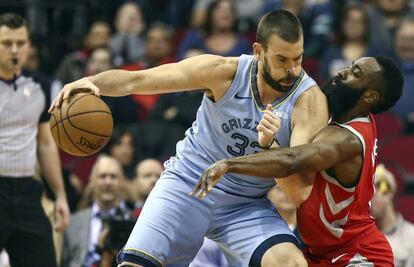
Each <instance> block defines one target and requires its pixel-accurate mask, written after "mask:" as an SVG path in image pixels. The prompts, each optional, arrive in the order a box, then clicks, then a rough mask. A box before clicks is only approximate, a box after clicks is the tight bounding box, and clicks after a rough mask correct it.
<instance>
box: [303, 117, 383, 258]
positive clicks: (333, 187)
mask: <svg viewBox="0 0 414 267" xmlns="http://www.w3.org/2000/svg"><path fill="white" fill-rule="evenodd" d="M335 125H337V126H339V127H342V128H345V129H347V130H349V131H350V132H351V133H353V134H354V135H356V136H357V137H358V139H359V140H360V141H361V143H362V145H363V153H364V154H363V156H364V158H363V163H362V169H361V174H360V178H359V182H358V184H357V185H356V186H355V187H352V188H345V187H343V186H341V185H340V184H339V182H338V181H337V180H336V179H335V178H333V177H331V176H330V175H329V174H327V173H326V172H325V171H322V172H319V173H317V175H316V177H315V181H314V184H313V189H312V192H311V194H310V196H309V198H308V199H307V200H306V201H305V202H303V203H302V204H301V205H300V206H299V209H298V229H299V233H300V235H301V237H302V239H303V241H304V243H305V244H306V245H307V246H308V249H309V251H310V252H311V253H312V254H313V255H315V256H322V255H324V254H326V253H329V252H330V251H333V250H335V249H337V248H338V247H344V246H347V245H348V244H351V243H353V242H354V241H355V239H354V238H356V237H358V236H360V235H363V233H364V232H367V231H368V230H371V229H372V228H376V226H375V220H374V218H373V217H371V216H370V214H369V210H370V205H371V203H370V200H371V198H372V196H373V194H374V190H375V189H374V173H375V161H376V156H377V151H376V150H377V130H376V126H375V121H374V118H373V116H372V115H369V116H368V117H362V118H356V119H353V120H351V121H349V122H347V123H345V124H335ZM370 232H371V231H370Z"/></svg>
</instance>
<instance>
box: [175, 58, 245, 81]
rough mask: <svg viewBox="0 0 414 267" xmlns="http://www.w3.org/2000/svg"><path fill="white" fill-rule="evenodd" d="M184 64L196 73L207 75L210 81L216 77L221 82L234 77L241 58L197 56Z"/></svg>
mask: <svg viewBox="0 0 414 267" xmlns="http://www.w3.org/2000/svg"><path fill="white" fill-rule="evenodd" d="M182 62H183V64H185V65H187V67H188V68H192V69H193V70H194V71H202V72H204V75H207V76H208V77H209V79H212V78H213V77H214V78H216V79H219V80H220V78H232V77H234V75H235V73H236V71H237V66H238V64H239V58H238V57H223V56H217V55H210V54H206V55H200V56H195V57H192V58H189V59H186V60H184V61H182ZM216 79H213V80H216Z"/></svg>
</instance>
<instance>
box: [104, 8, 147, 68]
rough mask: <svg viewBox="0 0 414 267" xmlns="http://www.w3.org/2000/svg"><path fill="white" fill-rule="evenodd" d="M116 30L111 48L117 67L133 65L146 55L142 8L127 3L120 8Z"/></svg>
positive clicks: (117, 14)
mask: <svg viewBox="0 0 414 267" xmlns="http://www.w3.org/2000/svg"><path fill="white" fill-rule="evenodd" d="M114 24H115V29H116V32H115V33H114V34H113V36H112V38H111V42H110V47H111V49H112V53H113V54H114V58H115V62H114V63H115V65H116V66H120V65H122V64H128V63H132V62H134V61H136V60H138V59H140V58H141V57H142V56H143V54H144V38H143V32H144V30H145V21H144V18H143V14H142V10H141V7H140V6H139V5H138V4H136V3H132V2H127V3H125V4H123V5H122V6H120V7H119V8H118V11H117V13H116V16H115V23H114Z"/></svg>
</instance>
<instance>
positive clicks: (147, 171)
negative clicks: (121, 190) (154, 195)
mask: <svg viewBox="0 0 414 267" xmlns="http://www.w3.org/2000/svg"><path fill="white" fill-rule="evenodd" d="M163 171H164V168H163V166H162V165H161V163H160V162H159V161H158V160H156V159H145V160H143V161H141V162H140V163H138V164H137V166H136V169H135V178H134V180H133V188H134V189H135V190H136V194H135V196H136V201H137V205H138V206H139V207H142V206H144V203H145V201H146V200H147V197H148V196H149V194H150V193H151V190H152V189H153V188H154V186H155V183H156V182H157V181H158V179H159V178H160V176H161V173H162V172H163Z"/></svg>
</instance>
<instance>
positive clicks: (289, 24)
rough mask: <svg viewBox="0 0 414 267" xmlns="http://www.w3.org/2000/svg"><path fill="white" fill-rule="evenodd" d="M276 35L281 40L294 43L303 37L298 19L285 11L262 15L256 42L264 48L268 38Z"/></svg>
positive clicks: (274, 11)
mask: <svg viewBox="0 0 414 267" xmlns="http://www.w3.org/2000/svg"><path fill="white" fill-rule="evenodd" d="M273 34H277V36H279V37H280V38H281V39H283V40H285V41H287V42H289V43H294V42H297V41H298V40H299V39H300V37H301V36H302V35H303V29H302V24H301V22H300V20H299V19H298V17H296V16H295V15H294V14H293V13H291V12H289V11H287V10H273V11H270V12H268V13H267V14H266V15H264V16H263V17H262V18H261V19H260V21H259V25H258V26H257V36H256V39H257V42H258V43H260V44H262V45H263V46H264V47H265V48H266V46H267V43H268V41H269V39H270V37H271V36H272V35H273Z"/></svg>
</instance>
